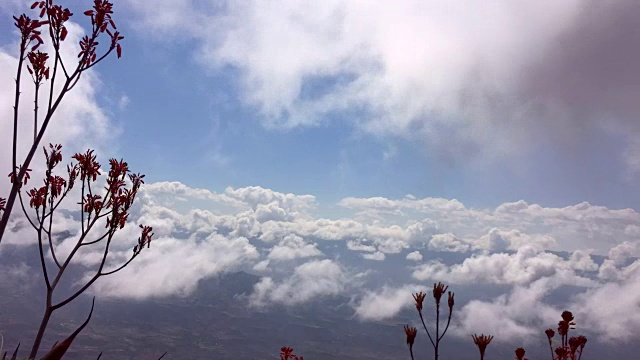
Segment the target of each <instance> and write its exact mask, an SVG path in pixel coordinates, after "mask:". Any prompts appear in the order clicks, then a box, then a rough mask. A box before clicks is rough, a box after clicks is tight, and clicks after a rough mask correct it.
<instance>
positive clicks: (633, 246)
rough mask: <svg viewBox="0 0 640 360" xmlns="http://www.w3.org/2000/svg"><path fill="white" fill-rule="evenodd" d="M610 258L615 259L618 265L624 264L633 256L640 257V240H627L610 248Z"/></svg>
mask: <svg viewBox="0 0 640 360" xmlns="http://www.w3.org/2000/svg"><path fill="white" fill-rule="evenodd" d="M608 257H609V259H610V260H613V261H614V262H615V263H616V264H617V265H622V264H624V263H625V262H626V261H627V260H628V259H630V258H632V257H635V258H637V257H640V241H638V240H636V241H625V242H623V243H621V244H618V245H616V246H614V247H612V248H611V250H609V256H608Z"/></svg>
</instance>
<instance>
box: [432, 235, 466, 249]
mask: <svg viewBox="0 0 640 360" xmlns="http://www.w3.org/2000/svg"><path fill="white" fill-rule="evenodd" d="M468 249H469V245H468V244H465V243H464V242H462V241H461V240H460V239H458V238H457V237H456V236H455V235H453V234H452V233H446V234H436V235H433V236H432V237H431V240H430V241H429V250H434V251H448V252H465V251H467V250H468Z"/></svg>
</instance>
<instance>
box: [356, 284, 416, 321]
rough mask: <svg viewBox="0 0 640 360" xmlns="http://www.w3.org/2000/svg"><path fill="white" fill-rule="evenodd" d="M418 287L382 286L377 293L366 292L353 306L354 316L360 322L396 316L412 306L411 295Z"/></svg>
mask: <svg viewBox="0 0 640 360" xmlns="http://www.w3.org/2000/svg"><path fill="white" fill-rule="evenodd" d="M419 289H420V286H419V285H404V286H401V287H391V286H386V285H385V286H383V287H382V288H381V289H378V290H377V291H366V292H365V293H364V294H363V295H362V296H361V297H360V298H359V299H358V300H357V301H356V302H355V303H354V304H353V308H354V310H355V312H356V315H357V316H358V318H360V319H361V320H385V319H389V318H392V317H394V316H396V315H397V314H398V313H399V312H400V311H401V310H402V309H405V308H408V307H410V306H412V303H411V299H412V294H413V293H415V292H418V291H419Z"/></svg>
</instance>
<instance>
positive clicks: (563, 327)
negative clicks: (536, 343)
mask: <svg viewBox="0 0 640 360" xmlns="http://www.w3.org/2000/svg"><path fill="white" fill-rule="evenodd" d="M561 318H562V320H560V321H559V322H558V335H560V345H559V346H556V348H555V349H554V348H553V340H554V339H553V337H554V336H555V335H556V332H555V331H553V329H547V330H545V331H544V333H545V335H546V336H547V340H548V342H549V352H550V354H551V360H580V359H582V352H583V351H584V347H585V345H587V338H586V337H585V336H583V335H580V336H577V337H576V336H572V337H569V330H571V329H575V327H574V326H575V325H576V323H575V321H574V320H575V319H574V317H573V313H572V312H571V311H567V310H565V311H563V312H562V315H561ZM518 350H522V356H524V349H522V348H519V349H518ZM516 351H517V350H516Z"/></svg>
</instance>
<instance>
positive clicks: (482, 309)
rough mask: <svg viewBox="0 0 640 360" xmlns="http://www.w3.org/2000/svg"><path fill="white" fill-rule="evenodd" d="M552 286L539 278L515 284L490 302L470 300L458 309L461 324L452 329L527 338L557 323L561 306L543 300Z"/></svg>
mask: <svg viewBox="0 0 640 360" xmlns="http://www.w3.org/2000/svg"><path fill="white" fill-rule="evenodd" d="M553 288H555V287H554V286H553V285H550V284H549V283H548V282H547V281H546V279H540V280H537V281H535V282H533V283H531V284H529V285H528V286H516V287H514V288H513V290H512V291H511V292H510V293H509V294H504V295H500V296H498V297H497V298H495V299H494V300H493V301H490V302H487V301H479V300H471V301H469V302H468V303H467V304H466V305H464V306H463V307H462V309H461V310H460V312H459V313H458V321H457V323H458V324H459V326H456V327H455V328H454V329H452V330H453V331H454V332H455V333H457V334H458V335H460V336H469V335H468V334H470V333H485V334H487V333H489V334H491V335H493V336H494V337H495V339H496V341H501V342H513V341H514V340H521V341H522V340H525V338H527V337H529V336H533V335H535V334H539V333H540V331H541V329H546V328H549V327H553V326H554V325H555V324H557V322H558V319H559V317H560V314H561V312H562V310H558V309H556V308H553V307H552V306H549V305H547V304H545V303H544V302H543V299H544V297H545V295H546V294H547V293H548V292H549V291H550V290H552V289H553ZM496 319H499V320H496Z"/></svg>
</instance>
